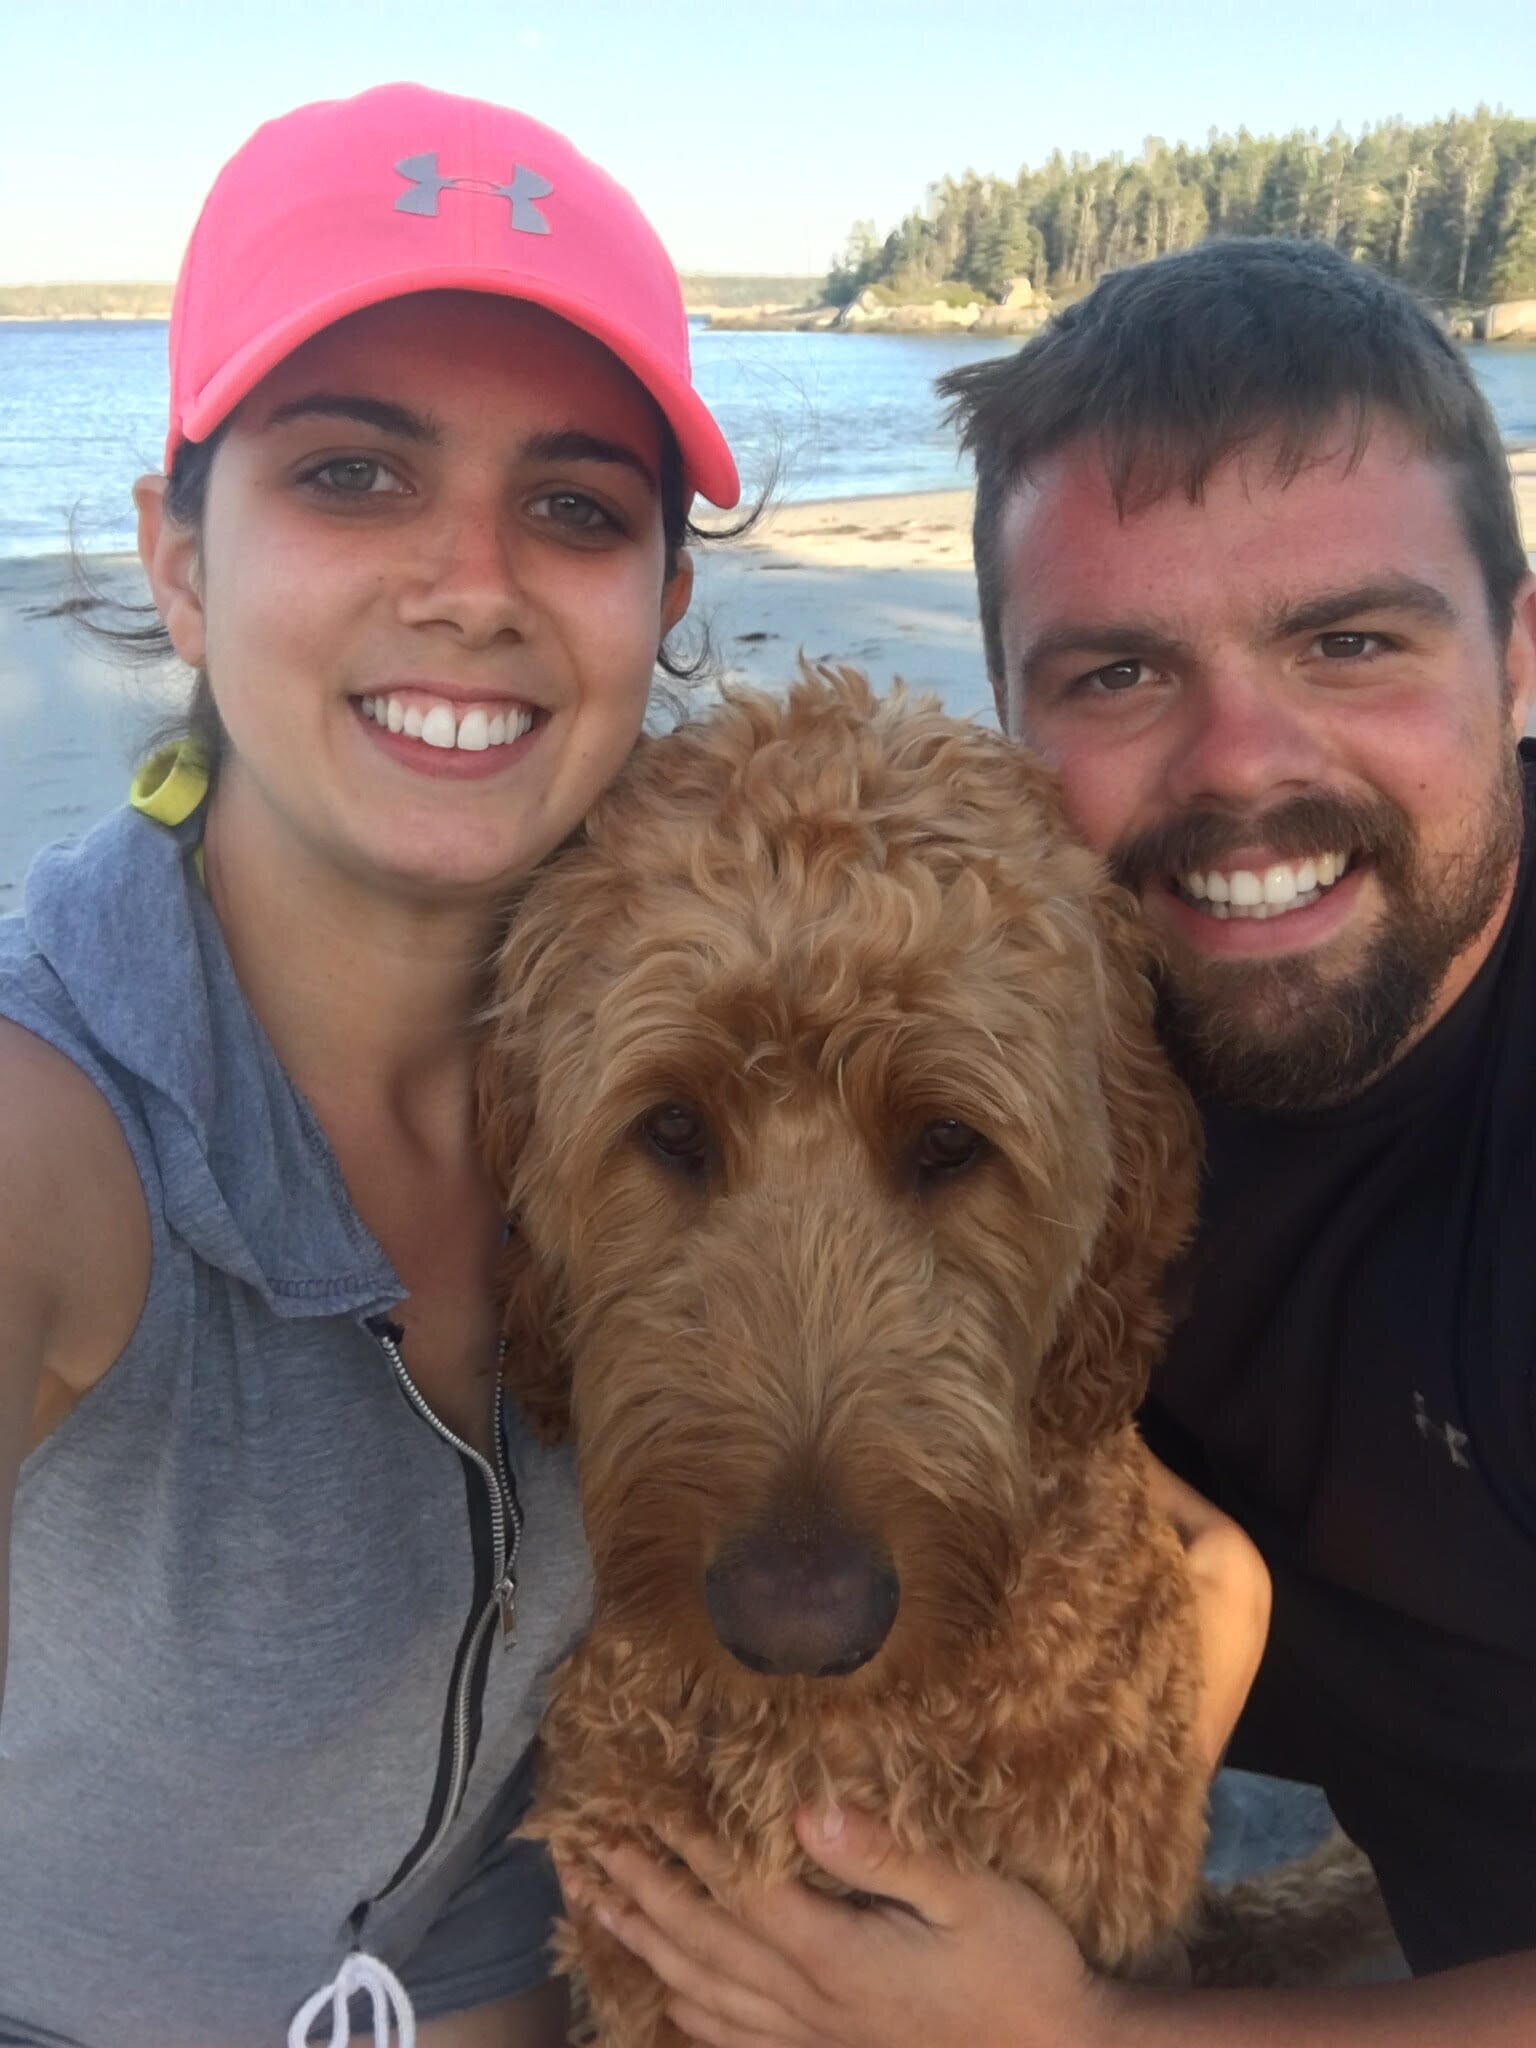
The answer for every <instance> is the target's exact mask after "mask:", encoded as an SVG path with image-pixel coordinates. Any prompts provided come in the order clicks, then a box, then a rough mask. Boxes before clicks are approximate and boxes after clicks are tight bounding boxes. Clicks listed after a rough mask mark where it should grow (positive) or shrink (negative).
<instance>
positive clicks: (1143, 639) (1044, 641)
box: [1019, 619, 1190, 683]
mask: <svg viewBox="0 0 1536 2048" xmlns="http://www.w3.org/2000/svg"><path fill="white" fill-rule="evenodd" d="M1189 653H1190V649H1189V646H1188V644H1187V643H1186V642H1185V641H1183V640H1178V639H1175V638H1174V637H1173V635H1172V634H1170V633H1165V632H1162V631H1160V630H1159V629H1158V628H1157V627H1156V626H1138V625H1135V624H1132V623H1130V622H1127V621H1124V620H1121V621H1117V622H1114V623H1111V622H1110V621H1108V620H1105V621H1103V622H1102V623H1100V622H1096V621H1094V620H1092V619H1071V620H1064V621H1063V622H1062V623H1061V624H1060V625H1059V626H1049V627H1047V628H1046V630H1045V632H1043V633H1041V634H1039V635H1038V636H1037V637H1036V638H1035V639H1034V640H1032V641H1031V642H1030V644H1029V645H1028V647H1026V648H1025V650H1024V656H1023V659H1022V661H1021V662H1020V663H1019V670H1020V673H1021V675H1022V676H1023V678H1024V681H1025V682H1026V683H1027V682H1029V681H1030V680H1031V678H1032V677H1034V676H1037V675H1038V674H1039V672H1040V670H1041V669H1043V668H1044V667H1045V665H1046V663H1047V662H1051V661H1058V660H1060V659H1061V657H1062V656H1064V655H1069V654H1075V655H1080V656H1084V657H1086V656H1088V655H1091V654H1092V655H1102V656H1106V657H1108V660H1109V661H1115V660H1117V659H1118V660H1124V659H1125V657H1126V656H1127V655H1135V656H1137V657H1138V658H1140V659H1145V660H1149V661H1166V662H1177V661H1183V660H1186V659H1187V658H1188V656H1189Z"/></svg>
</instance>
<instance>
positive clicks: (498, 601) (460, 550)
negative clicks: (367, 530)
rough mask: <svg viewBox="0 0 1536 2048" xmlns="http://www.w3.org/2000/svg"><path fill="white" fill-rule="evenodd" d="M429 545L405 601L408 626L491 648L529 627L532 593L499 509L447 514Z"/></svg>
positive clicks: (404, 616) (468, 509)
mask: <svg viewBox="0 0 1536 2048" xmlns="http://www.w3.org/2000/svg"><path fill="white" fill-rule="evenodd" d="M423 539H424V542H425V545H424V548H423V554H422V557H421V560H420V562H419V564H418V565H417V570H416V574H415V576H414V578H413V579H412V580H411V581H410V583H409V585H408V587H407V590H406V593H405V596H404V597H403V599H402V601H401V607H400V613H401V617H402V619H403V620H404V622H405V623H406V624H407V625H411V626H433V625H438V626H442V627H445V628H447V629H448V630H449V631H450V632H452V633H454V634H455V635H456V636H457V637H458V638H460V639H461V640H463V641H464V642H465V643H466V645H468V646H471V647H488V646H490V645H491V644H492V643H493V642H494V641H496V640H497V639H499V638H503V637H506V636H508V635H510V636H512V637H513V638H521V637H522V636H523V634H524V633H525V632H526V630H527V624H528V612H529V604H528V592H527V589H526V586H525V583H524V575H523V565H522V562H521V559H520V554H519V550H518V548H517V545H516V542H515V539H514V537H513V536H512V535H510V534H509V533H508V532H507V530H506V527H505V525H504V522H503V520H502V519H501V518H500V517H499V516H498V510H497V509H494V508H491V507H489V506H484V507H481V506H474V507H465V508H462V509H459V510H456V511H455V512H454V513H452V515H448V514H446V513H445V516H444V517H443V518H442V519H441V521H440V522H439V524H438V526H437V529H436V530H435V531H434V532H433V533H431V534H430V535H427V536H423Z"/></svg>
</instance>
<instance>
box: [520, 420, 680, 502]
mask: <svg viewBox="0 0 1536 2048" xmlns="http://www.w3.org/2000/svg"><path fill="white" fill-rule="evenodd" d="M523 456H524V459H525V460H526V461H529V462H617V463H620V464H622V465H623V467H624V468H625V469H632V470H634V472H635V474H636V475H637V476H642V477H644V479H645V481H646V482H647V483H648V484H649V485H650V487H651V489H652V490H653V491H654V490H655V489H656V471H655V469H654V467H653V466H652V465H651V464H650V463H649V462H647V461H646V460H645V458H644V456H642V455H640V454H639V453H637V451H636V450H635V449H633V448H631V447H630V446H629V445H628V444H627V443H626V442H623V441H607V440H604V439H603V437H602V436H601V435H600V434H588V433H585V432H584V431H583V430H582V429H581V428H580V427H556V428H554V429H553V430H552V431H551V432H549V433H546V434H534V435H532V436H530V438H529V439H528V440H527V441H525V442H524V443H523Z"/></svg>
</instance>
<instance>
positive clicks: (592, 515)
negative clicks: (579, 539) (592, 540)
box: [534, 491, 618, 534]
mask: <svg viewBox="0 0 1536 2048" xmlns="http://www.w3.org/2000/svg"><path fill="white" fill-rule="evenodd" d="M534 509H535V510H536V511H537V512H538V513H539V515H540V517H541V518H544V519H548V520H549V521H550V522H551V524H552V525H555V526H564V527H566V528H568V529H569V530H570V531H571V532H573V533H593V534H596V533H617V531H618V521H617V520H616V519H615V518H614V517H613V515H612V513H611V512H605V511H604V509H603V507H602V506H601V505H599V504H598V502H597V500H596V499H595V498H589V497H588V496H587V494H586V493H585V491H548V492H546V493H545V495H544V496H543V497H542V498H538V499H535V501H534Z"/></svg>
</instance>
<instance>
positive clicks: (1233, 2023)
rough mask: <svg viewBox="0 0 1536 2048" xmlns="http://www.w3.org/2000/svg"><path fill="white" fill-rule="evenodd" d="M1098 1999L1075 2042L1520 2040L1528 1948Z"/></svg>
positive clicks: (1533, 1971)
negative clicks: (1485, 1958)
mask: <svg viewBox="0 0 1536 2048" xmlns="http://www.w3.org/2000/svg"><path fill="white" fill-rule="evenodd" d="M1104 2003H1105V2005H1106V2007H1107V2011H1106V2014H1105V2031H1104V2032H1103V2033H1101V2034H1098V2035H1095V2036H1091V2037H1085V2038H1084V2048H1089V2041H1090V2040H1091V2042H1092V2048H1378V2044H1379V2048H1515V2044H1516V2043H1517V2042H1518V2043H1520V2044H1521V2048H1529V2044H1530V2043H1531V2042H1532V2041H1536V1950H1529V1949H1527V1950H1525V1951H1524V1952H1523V1953H1521V1954H1520V1955H1511V1956H1500V1957H1499V1958H1498V1959H1497V1960H1496V1961H1493V1962H1487V1963H1469V1964H1467V1965H1466V1966H1465V1968H1463V1969H1459V1970H1444V1971H1442V1972H1440V1973H1439V1974H1438V1975H1436V1976H1433V1977H1421V1978H1418V1979H1416V1980H1413V1981H1408V1982H1402V1983H1393V1984H1358V1985H1349V1986H1345V1987H1343V1988H1340V1989H1337V1990H1329V1991H1264V1992H1258V1991H1205V1992H1183V1993H1180V1994H1177V1995H1174V1996H1167V1995H1161V1996H1160V1995H1159V1994H1158V1993H1156V1992H1151V1991H1146V1990H1142V1989H1128V1988H1125V1987H1116V1988H1115V1990H1114V1991H1113V1993H1112V1994H1111V1995H1110V1997H1109V1998H1108V1999H1107V2000H1105V2001H1104ZM1021 2048H1022V2044H1021ZM1064 2048H1065V2044H1064Z"/></svg>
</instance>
